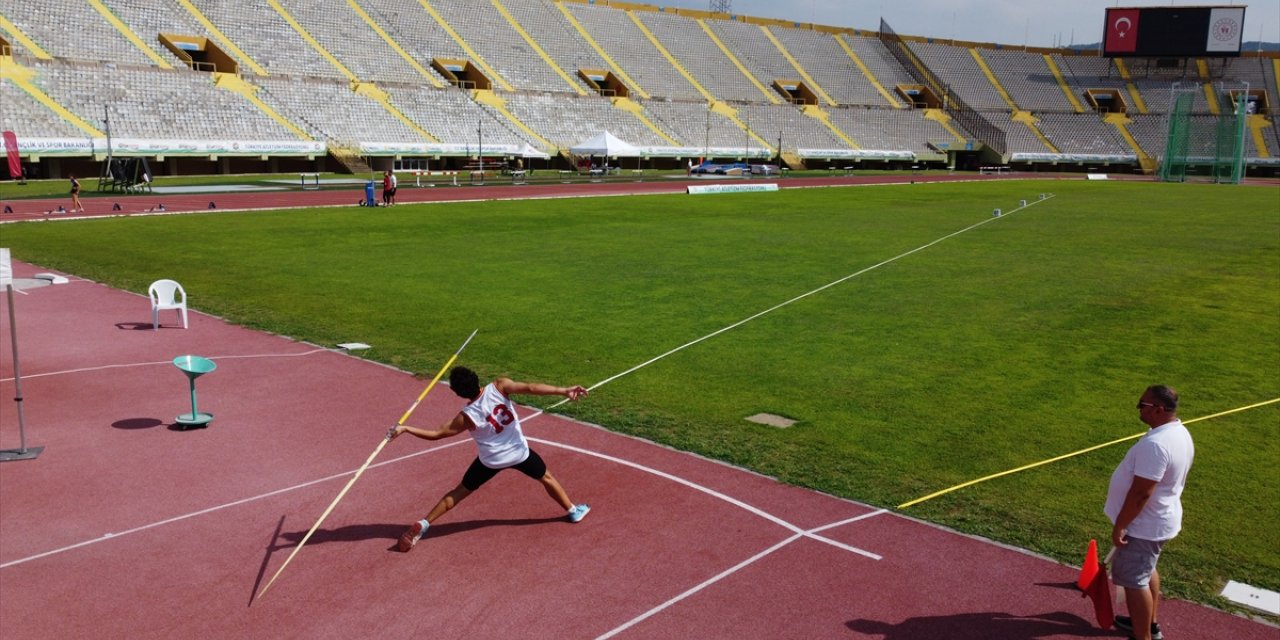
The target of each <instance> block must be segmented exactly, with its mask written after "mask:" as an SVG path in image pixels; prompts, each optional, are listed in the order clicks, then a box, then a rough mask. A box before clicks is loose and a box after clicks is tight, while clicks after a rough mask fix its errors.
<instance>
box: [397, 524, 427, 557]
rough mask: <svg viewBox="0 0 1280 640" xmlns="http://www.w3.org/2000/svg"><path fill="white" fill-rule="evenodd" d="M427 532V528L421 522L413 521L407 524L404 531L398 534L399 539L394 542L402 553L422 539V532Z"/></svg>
mask: <svg viewBox="0 0 1280 640" xmlns="http://www.w3.org/2000/svg"><path fill="white" fill-rule="evenodd" d="M426 532H427V528H426V527H424V526H422V523H421V522H415V523H413V524H411V525H409V528H408V529H405V530H404V533H402V534H400V541H399V542H397V543H396V549H397V550H399V551H400V552H402V553H408V552H409V550H410V549H412V548H413V545H415V544H418V541H419V540H421V539H422V534H424V533H426Z"/></svg>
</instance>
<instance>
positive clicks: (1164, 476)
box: [1104, 385, 1196, 640]
mask: <svg viewBox="0 0 1280 640" xmlns="http://www.w3.org/2000/svg"><path fill="white" fill-rule="evenodd" d="M1138 418H1139V419H1140V420H1142V422H1144V423H1146V425H1147V427H1148V428H1149V429H1150V431H1148V432H1147V433H1146V434H1144V435H1143V436H1142V439H1140V440H1138V442H1137V443H1136V444H1134V445H1133V447H1132V448H1130V449H1129V452H1128V453H1126V454H1125V456H1124V460H1123V461H1122V462H1121V463H1120V466H1118V467H1116V470H1115V472H1113V473H1112V474H1111V484H1110V486H1109V487H1108V489H1107V503H1106V507H1105V508H1104V511H1105V512H1106V514H1107V517H1108V518H1110V519H1111V522H1112V523H1114V526H1113V527H1112V529H1111V542H1112V544H1114V545H1115V557H1114V558H1113V559H1112V564H1111V579H1112V581H1114V582H1115V583H1116V586H1119V587H1123V588H1124V597H1125V604H1126V605H1127V607H1128V609H1129V616H1116V617H1115V626H1116V628H1118V629H1121V630H1124V631H1128V632H1130V634H1131V635H1130V636H1129V637H1130V638H1132V639H1134V640H1161V638H1163V637H1164V636H1163V634H1162V633H1161V631H1160V625H1159V623H1158V622H1157V621H1156V614H1157V610H1158V608H1159V606H1160V573H1159V572H1158V571H1156V561H1157V560H1159V559H1160V550H1161V549H1162V548H1163V547H1164V545H1165V543H1166V542H1168V541H1169V540H1172V539H1173V538H1174V536H1176V535H1178V532H1179V531H1180V530H1181V529H1182V490H1183V488H1184V487H1185V486H1186V482H1187V473H1188V472H1190V471H1191V462H1192V460H1193V459H1194V458H1195V454H1196V450H1195V445H1194V444H1193V443H1192V441H1191V432H1190V431H1187V428H1186V427H1185V426H1183V424H1182V421H1181V420H1179V419H1178V392H1177V391H1174V390H1173V389H1171V388H1169V387H1166V386H1164V385H1152V386H1150V387H1147V390H1146V391H1145V392H1143V394H1142V397H1141V398H1139V399H1138Z"/></svg>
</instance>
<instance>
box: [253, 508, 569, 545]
mask: <svg viewBox="0 0 1280 640" xmlns="http://www.w3.org/2000/svg"><path fill="white" fill-rule="evenodd" d="M563 520H564V517H563V516H561V517H558V518H522V519H519V520H517V519H488V520H467V521H463V522H445V523H441V524H433V525H431V529H430V530H429V531H428V532H427V537H428V538H440V537H442V536H449V535H453V534H456V533H466V532H468V531H474V530H476V529H484V528H486V527H523V526H528V525H534V524H546V523H549V522H561V521H563ZM408 526H409V524H408V523H407V522H397V523H395V524H352V525H347V526H345V527H338V528H336V529H325V528H323V527H322V528H320V529H316V532H315V533H313V534H311V539H309V540H307V544H308V545H312V544H324V543H326V542H355V541H357V540H377V539H379V538H383V539H386V540H391V541H393V542H394V541H397V540H399V539H400V534H401V533H404V530H405V528H406V527H408ZM306 535H307V532H306V531H285V532H284V533H281V534H280V535H279V536H278V537H277V540H280V539H283V540H284V541H285V543H286V544H279V543H277V544H276V545H275V548H276V549H280V548H289V547H292V546H294V545H296V544H298V543H299V542H301V541H302V538H303V536H306Z"/></svg>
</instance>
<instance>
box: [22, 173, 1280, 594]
mask: <svg viewBox="0 0 1280 640" xmlns="http://www.w3.org/2000/svg"><path fill="white" fill-rule="evenodd" d="M1045 192H1052V193H1053V194H1055V195H1054V197H1052V198H1050V199H1048V200H1045V201H1042V202H1040V201H1038V196H1039V194H1040V193H1045ZM1022 199H1026V200H1028V201H1030V202H1033V203H1036V204H1034V206H1031V207H1029V208H1027V209H1025V210H1022V211H1019V212H1017V213H1013V214H1011V215H1006V216H1004V217H1001V218H998V219H995V218H992V210H993V209H994V208H997V207H999V208H1002V209H1003V210H1004V211H1005V212H1009V211H1011V210H1013V209H1015V208H1017V202H1018V201H1019V200H1022ZM1278 203H1280V190H1278V189H1276V188H1275V187H1251V186H1213V185H1167V184H1155V183H1117V182H1107V183H1099V182H1086V181H1082V180H1081V181H1043V182H1037V181H1028V182H1015V181H1008V182H982V183H974V184H951V185H946V184H916V185H898V186H876V187H865V188H833V189H810V190H790V191H783V192H778V193H771V194H738V195H721V196H698V197H693V196H685V195H671V196H646V197H619V198H592V199H571V200H561V201H529V202H492V203H475V204H448V205H405V206H400V207H396V208H395V209H391V210H376V211H370V210H367V209H366V210H357V209H355V208H351V209H313V210H294V211H276V212H264V213H237V214H212V215H203V214H197V215H185V216H165V217H157V218H150V217H148V218H115V219H101V220H85V221H75V222H59V223H56V224H43V223H31V224H20V225H6V226H4V227H0V234H3V236H4V239H3V241H2V243H3V244H4V245H6V246H11V247H12V248H13V251H14V255H15V257H16V258H19V259H22V260H27V261H30V262H34V263H36V264H38V265H41V266H42V267H46V268H52V269H62V270H65V271H68V272H71V273H73V274H76V275H79V276H82V277H86V278H91V279H94V280H99V281H103V282H107V283H110V284H112V285H116V286H120V287H123V288H126V289H130V290H133V291H138V292H143V291H145V289H146V286H147V284H148V283H149V282H151V281H152V280H155V279H157V278H161V277H171V278H174V279H176V280H179V281H181V282H182V283H183V285H184V286H185V287H186V289H187V291H188V292H189V294H190V295H191V301H192V304H193V305H194V306H195V307H197V308H199V309H202V310H204V311H207V312H209V313H213V314H217V315H220V316H223V317H226V318H228V319H230V320H232V321H235V322H237V323H242V324H245V325H248V326H252V327H258V328H262V329H267V330H271V331H275V332H278V333H281V334H284V335H288V336H292V337H294V338H298V339H304V340H308V341H312V342H316V343H320V344H333V343H336V342H345V341H353V340H358V341H361V342H367V343H369V344H372V345H374V349H373V350H372V351H370V352H367V353H368V357H370V358H374V359H377V360H380V361H383V362H386V363H389V364H392V365H395V366H398V367H401V368H404V369H407V370H410V371H414V372H417V373H420V374H426V375H429V374H431V373H434V372H435V370H436V369H437V368H438V367H439V366H440V365H441V364H442V363H443V362H444V361H445V360H446V359H447V358H448V356H449V355H450V354H451V353H452V352H453V350H454V349H456V348H457V346H458V344H459V343H460V342H461V340H462V339H463V338H465V337H466V335H467V334H468V333H470V331H471V330H472V329H475V328H479V329H480V333H479V335H478V336H477V338H476V340H475V341H474V342H473V343H472V344H471V346H469V347H468V349H467V352H466V354H465V357H464V359H463V360H464V362H463V363H464V364H468V365H470V366H472V367H473V368H476V369H477V370H478V371H480V373H481V374H482V375H497V374H505V375H510V376H513V377H522V378H534V379H539V380H546V381H553V382H557V383H573V382H576V383H582V384H585V385H593V384H595V383H597V382H598V381H601V380H604V379H607V378H609V377H611V376H614V375H615V374H618V373H620V372H622V371H625V370H627V369H629V368H631V367H633V366H636V365H638V364H640V363H642V362H645V361H647V360H649V359H650V358H653V357H655V356H657V355H659V354H662V353H664V352H666V351H668V350H670V349H673V348H676V347H679V346H681V345H685V344H687V343H689V342H690V341H693V340H696V339H698V338H700V337H702V336H706V335H708V334H710V333H712V332H715V331H717V330H719V329H721V328H723V327H726V326H728V325H730V324H733V323H735V322H737V321H739V320H742V319H744V318H747V317H749V316H751V315H753V314H756V313H758V312H760V311H763V310H765V309H768V308H770V307H773V306H774V305H777V304H779V303H781V302H784V301H786V300H789V299H791V298H794V297H795V296H798V295H800V294H803V293H805V292H808V291H812V290H814V289H816V288H818V287H821V286H823V285H825V284H828V283H830V282H833V281H835V280H837V279H840V278H843V277H845V276H847V275H849V274H852V273H854V272H857V271H859V270H862V269H865V268H866V267H869V266H872V265H875V264H877V263H880V262H882V261H884V260H887V259H889V258H892V257H894V256H897V255H899V254H902V253H903V252H906V251H909V250H912V249H915V248H917V247H920V246H922V245H925V244H927V243H930V242H932V241H934V240H937V239H939V238H941V237H943V236H946V235H948V234H951V233H954V232H956V231H959V230H961V229H964V228H966V227H969V226H970V225H973V224H975V223H979V222H983V221H989V222H987V223H986V224H983V225H981V226H978V227H976V228H973V229H971V230H969V231H965V232H964V233H960V234H958V235H956V236H954V237H952V238H950V239H947V240H945V241H943V242H940V243H938V244H936V245H934V246H932V247H929V248H927V249H924V250H922V251H919V252H917V253H914V254H912V255H909V256H906V257H903V258H901V259H900V260H897V261H894V262H892V263H890V264H887V265H885V266H882V267H879V268H876V269H874V270H871V271H869V272H867V273H865V274H863V275H860V276H858V277H855V278H851V279H849V280H847V281H846V282H843V283H841V284H838V285H836V286H833V287H831V288H829V289H826V290H824V291H822V292H820V293H817V294H815V295H812V296H809V297H806V298H804V299H802V300H799V301H797V302H795V303H793V304H790V305H787V306H785V307H783V308H780V309H778V310H776V311H773V312H771V313H769V314H767V315H764V316H762V317H760V318H758V319H755V320H753V321H751V322H749V323H747V324H745V325H742V326H740V327H737V328H735V329H732V330H730V331H727V332H724V333H722V334H720V335H717V336H715V337H713V338H710V339H708V340H706V341H704V342H700V343H698V344H696V345H693V346H690V347H689V348H687V349H684V350H682V351H679V352H678V353H675V354H673V355H671V356H669V357H667V358H664V359H662V360H659V361H657V362H655V363H653V364H651V365H649V366H646V367H643V368H641V369H639V370H637V371H636V372H634V373H631V374H628V375H626V376H623V377H621V378H618V379H617V380H615V381H613V382H611V383H609V384H607V385H605V386H602V387H599V388H597V389H596V390H595V392H594V393H593V394H592V396H591V397H590V398H588V399H587V400H585V401H583V402H581V403H579V404H577V405H573V406H570V407H565V409H566V411H567V412H569V413H570V414H571V415H573V416H575V417H578V418H580V419H584V420H588V421H591V422H595V423H598V424H602V425H604V426H606V427H608V428H610V429H613V430H616V431H619V432H623V433H629V434H634V435H638V436H642V437H645V438H649V439H652V440H655V441H658V442H662V443H665V444H668V445H672V446H675V447H679V448H681V449H685V450H689V451H694V452H697V453H700V454H703V455H707V456H711V457H715V458H718V459H721V460H725V461H728V462H731V463H734V464H738V465H742V466H745V467H749V468H751V469H755V470H757V471H760V472H762V473H766V474H769V475H772V476H776V477H778V478H779V479H781V480H783V481H785V482H789V483H794V484H797V485H802V486H806V487H813V488H815V489H820V490H822V491H826V492H830V493H832V494H835V495H839V496H844V497H848V498H851V499H855V500H859V501H863V502H867V503H870V504H873V505H878V506H883V507H895V506H896V505H899V504H902V503H904V502H907V501H910V500H913V499H916V498H919V497H921V496H924V495H927V494H930V493H932V492H934V491H938V490H941V489H944V488H947V487H950V486H953V485H955V484H958V483H961V482H965V481H968V480H972V479H975V478H979V477H984V476H987V475H990V474H993V473H998V472H1001V471H1004V470H1007V469H1011V468H1015V467H1019V466H1022V465H1025V464H1029V463H1032V462H1037V461H1040V460H1044V459H1047V458H1051V457H1054V456H1058V455H1061V454H1065V453H1068V452H1072V451H1076V450H1079V449H1083V448H1086V447H1089V446H1092V445H1095V444H1100V443H1103V442H1107V441H1110V440H1114V439H1117V438H1122V437H1124V436H1128V435H1133V434H1137V433H1139V432H1141V431H1143V430H1144V429H1145V425H1143V424H1141V423H1140V422H1139V421H1138V419H1137V412H1136V411H1135V410H1134V404H1135V402H1136V400H1137V398H1138V396H1139V395H1140V394H1141V392H1142V390H1143V389H1144V388H1145V387H1146V386H1147V385H1148V384H1152V383H1165V384H1170V385H1172V386H1174V387H1176V388H1177V389H1178V390H1179V391H1180V392H1181V393H1182V396H1183V406H1182V409H1181V411H1180V414H1181V416H1182V417H1183V418H1184V419H1191V418H1196V417H1200V416H1207V415H1210V414H1213V413H1217V412H1221V411H1226V410H1230V409H1235V408H1238V407H1242V406H1245V405H1250V404H1253V403H1257V402H1262V401H1266V400H1271V399H1274V398H1277V397H1280V206H1277V205H1278ZM762 411H763V412H770V413H775V414H780V415H783V416H787V417H789V418H792V419H795V420H798V423H797V424H796V425H795V426H794V427H791V428H790V429H786V430H779V429H774V428H771V427H766V426H760V425H756V424H752V423H749V422H746V421H745V420H744V418H745V417H746V416H749V415H752V414H755V413H758V412H762ZM368 428H369V429H370V430H371V431H372V430H378V429H382V428H383V426H380V425H375V424H370V425H368ZM1191 430H1192V433H1193V435H1194V437H1195V438H1196V445H1197V458H1196V465H1195V468H1194V470H1193V471H1192V474H1191V477H1190V480H1189V484H1188V488H1187V491H1186V494H1185V501H1184V504H1185V508H1186V517H1185V523H1184V526H1185V528H1184V531H1183V534H1182V535H1181V536H1180V537H1179V538H1178V539H1177V540H1176V541H1175V542H1174V543H1172V544H1170V545H1169V546H1168V547H1167V548H1166V552H1165V557H1164V558H1163V559H1162V563H1161V568H1162V576H1163V577H1164V588H1165V591H1166V592H1167V593H1168V594H1170V595H1172V596H1176V597H1185V598H1190V599H1194V600H1197V601H1200V602H1205V603H1210V604H1214V605H1217V606H1222V607H1226V603H1225V601H1222V600H1220V599H1219V598H1217V596H1216V593H1217V592H1218V591H1219V590H1220V589H1221V587H1222V585H1223V584H1224V583H1225V581H1226V580H1228V579H1233V580H1237V581H1240V582H1245V583H1249V584H1252V585H1255V586H1259V587H1263V588H1267V589H1280V474H1277V472H1276V469H1277V468H1278V463H1280V438H1278V436H1280V404H1271V405H1267V406H1264V407H1261V408H1257V409H1252V410H1249V411H1243V412H1239V413H1234V414H1231V415H1228V416H1224V417H1220V418H1215V419H1212V420H1205V421H1201V422H1197V423H1195V424H1193V425H1191ZM1129 444H1130V443H1129V442H1126V443H1123V444H1119V445H1115V446H1112V447H1108V448H1105V449H1101V450H1098V451H1094V452H1092V453H1088V454H1085V455H1082V456H1077V457H1073V458H1070V459H1067V460H1064V461H1061V462H1056V463H1053V464H1050V465H1046V466H1042V467H1037V468H1035V469H1032V470H1029V471H1025V472H1022V473H1018V474H1014V475H1010V476H1006V477H1002V478H999V479H996V480H992V481H990V482H985V483H982V484H978V485H975V486H972V487H969V488H966V489H963V490H960V491H957V492H953V493H949V494H946V495H944V496H942V497H938V498H935V499H932V500H929V501H926V502H923V503H921V504H919V505H916V506H913V507H910V508H908V509H905V510H904V513H906V514H907V515H911V516H914V517H919V518H923V519H927V520H930V521H934V522H938V523H941V524H944V525H947V526H950V527H954V528H956V529H959V530H961V531H965V532H970V533H974V534H978V535H982V536H986V537H990V538H993V539H995V540H999V541H1002V542H1005V543H1009V544H1012V545H1016V546H1019V547H1024V548H1027V549H1031V550H1033V551H1037V552H1040V553H1044V554H1047V555H1049V556H1052V557H1054V558H1057V559H1059V560H1062V561H1064V562H1067V563H1071V564H1079V563H1080V561H1081V559H1082V558H1083V554H1084V550H1085V546H1086V545H1087V543H1088V541H1089V539H1090V538H1098V539H1099V542H1100V543H1103V542H1104V541H1105V540H1106V539H1107V538H1108V536H1109V532H1110V524H1109V523H1108V522H1107V520H1106V517H1105V516H1104V515H1103V514H1102V502H1103V500H1104V498H1105V493H1106V488H1107V482H1108V479H1109V477H1110V474H1111V471H1112V469H1114V467H1115V466H1116V464H1117V463H1118V462H1119V461H1120V459H1121V458H1122V457H1123V455H1124V452H1125V450H1126V449H1127V447H1128V446H1129ZM606 499H607V498H606ZM1104 548H1105V545H1104Z"/></svg>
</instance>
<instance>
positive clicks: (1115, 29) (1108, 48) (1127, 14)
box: [1102, 9, 1142, 54]
mask: <svg viewBox="0 0 1280 640" xmlns="http://www.w3.org/2000/svg"><path fill="white" fill-rule="evenodd" d="M1141 12H1142V10H1141V9H1107V35H1106V40H1105V41H1104V42H1103V45H1102V51H1103V53H1106V54H1113V53H1134V52H1136V51H1137V50H1138V15H1139V14H1140V13H1141Z"/></svg>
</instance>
